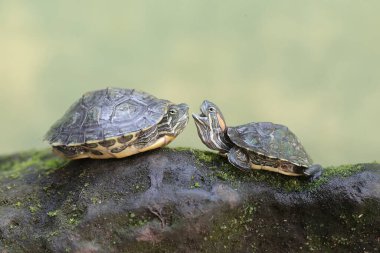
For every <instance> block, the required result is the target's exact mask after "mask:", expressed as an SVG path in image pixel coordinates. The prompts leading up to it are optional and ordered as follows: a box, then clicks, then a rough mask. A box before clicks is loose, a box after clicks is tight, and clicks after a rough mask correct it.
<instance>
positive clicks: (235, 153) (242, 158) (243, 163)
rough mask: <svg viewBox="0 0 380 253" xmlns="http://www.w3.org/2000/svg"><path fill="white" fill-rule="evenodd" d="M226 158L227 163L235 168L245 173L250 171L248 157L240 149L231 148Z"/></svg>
mask: <svg viewBox="0 0 380 253" xmlns="http://www.w3.org/2000/svg"><path fill="white" fill-rule="evenodd" d="M227 158H228V161H229V162H230V163H231V164H232V165H233V166H235V167H236V168H238V169H240V170H242V171H245V172H250V171H251V166H250V160H249V156H248V155H247V153H246V152H244V151H243V150H242V149H241V148H238V147H233V148H231V149H230V151H229V152H228V154H227Z"/></svg>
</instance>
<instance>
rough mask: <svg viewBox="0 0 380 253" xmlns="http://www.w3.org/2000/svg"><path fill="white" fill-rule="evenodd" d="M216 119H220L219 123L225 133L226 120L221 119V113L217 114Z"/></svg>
mask: <svg viewBox="0 0 380 253" xmlns="http://www.w3.org/2000/svg"><path fill="white" fill-rule="evenodd" d="M216 117H218V122H219V125H220V127H221V128H222V130H223V131H224V130H225V129H226V123H224V119H223V118H222V117H220V115H219V113H217V114H216Z"/></svg>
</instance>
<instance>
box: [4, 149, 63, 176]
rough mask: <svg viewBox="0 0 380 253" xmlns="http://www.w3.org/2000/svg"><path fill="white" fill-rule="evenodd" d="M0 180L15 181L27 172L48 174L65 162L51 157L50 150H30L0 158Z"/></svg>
mask: <svg viewBox="0 0 380 253" xmlns="http://www.w3.org/2000/svg"><path fill="white" fill-rule="evenodd" d="M0 161H2V162H1V163H0V180H2V179H17V178H18V177H20V176H21V175H24V174H25V173H27V172H28V171H41V172H42V173H46V174H49V173H50V172H52V171H54V170H55V169H57V168H59V167H61V166H63V164H65V162H66V160H64V159H61V158H59V157H56V156H53V155H52V153H51V151H50V150H31V151H26V152H22V153H19V154H17V155H9V156H2V157H0Z"/></svg>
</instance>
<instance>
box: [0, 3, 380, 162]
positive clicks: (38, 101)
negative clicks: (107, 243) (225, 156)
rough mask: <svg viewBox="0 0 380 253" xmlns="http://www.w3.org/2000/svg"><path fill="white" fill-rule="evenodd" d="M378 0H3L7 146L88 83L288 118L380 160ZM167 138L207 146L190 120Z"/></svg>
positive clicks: (314, 144) (257, 116)
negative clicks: (185, 126) (174, 136)
mask: <svg viewBox="0 0 380 253" xmlns="http://www.w3.org/2000/svg"><path fill="white" fill-rule="evenodd" d="M379 9H380V1H370V0H369V1H339V0H337V1H327V0H326V1H323V0H321V1H305V0H299V1H269V0H266V1H246V0H235V1H205V0H191V1H190V0H188V1H183V0H172V1H107V2H106V1H99V2H95V1H26V0H25V1H17V0H12V1H4V0H2V1H0V88H1V90H0V106H1V107H0V113H1V120H0V122H1V124H0V135H1V142H0V153H1V154H4V153H12V152H16V151H20V150H24V149H30V148H39V147H46V146H47V144H46V143H42V141H41V139H42V137H43V135H44V134H45V132H46V131H47V130H48V128H49V127H50V125H51V124H52V123H53V122H54V121H55V120H57V119H58V118H59V117H60V116H61V115H62V114H63V113H64V111H65V110H66V109H67V108H68V107H69V105H70V104H71V103H72V102H74V101H75V100H76V99H77V98H79V97H80V96H81V94H82V93H84V92H86V91H89V90H94V89H99V88H103V87H106V86H114V87H128V88H136V89H139V90H144V91H147V92H149V93H152V94H154V95H156V96H157V97H160V98H166V99H170V100H172V101H173V102H186V103H188V104H189V105H190V106H191V111H192V112H197V111H198V109H199V105H200V104H201V102H202V101H203V99H205V98H207V99H209V100H211V101H213V102H215V103H216V104H217V105H219V107H220V108H221V109H222V110H223V112H224V116H225V118H226V120H227V123H228V124H229V125H238V124H243V123H248V122H251V121H272V122H276V123H281V124H284V125H287V126H288V127H289V128H290V129H291V130H292V131H293V132H294V133H296V135H297V136H298V137H299V139H300V140H301V142H302V143H303V144H304V146H305V148H306V150H307V151H308V152H309V154H310V155H311V157H313V158H314V161H316V162H319V163H322V164H323V165H334V164H341V163H357V162H372V161H374V160H378V161H379V160H380V137H379V132H380V131H379V126H380V119H379V116H380V70H379V67H380V29H379V27H380V15H379V12H378V11H379ZM171 146H191V147H198V148H205V147H204V146H203V145H202V143H201V142H200V140H199V139H198V136H197V134H196V130H195V127H194V122H193V121H192V120H191V121H190V122H189V125H188V127H187V129H186V130H185V131H184V133H183V134H182V135H181V136H179V137H178V138H177V140H176V141H175V142H174V143H173V144H171Z"/></svg>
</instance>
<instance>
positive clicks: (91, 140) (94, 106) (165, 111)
mask: <svg viewBox="0 0 380 253" xmlns="http://www.w3.org/2000/svg"><path fill="white" fill-rule="evenodd" d="M188 109H189V108H188V106H187V105H186V104H173V103H172V102H170V101H168V100H163V99H158V98H156V97H154V96H152V95H149V94H147V93H145V92H140V91H135V90H132V89H121V88H107V89H102V90H96V91H92V92H88V93H86V94H84V95H83V96H82V97H81V98H80V99H79V100H78V101H76V102H75V103H74V104H73V105H72V106H71V107H70V108H69V110H68V111H67V112H66V113H65V114H64V115H63V117H62V118H61V119H59V120H58V121H57V122H56V123H55V124H54V125H53V126H52V127H51V128H50V130H49V131H48V132H47V134H46V135H45V140H47V141H48V142H49V143H50V144H51V145H52V146H53V152H54V153H56V154H58V155H60V156H63V157H66V158H69V159H81V158H94V159H107V158H122V157H126V156H130V155H134V154H136V153H140V152H144V151H147V150H151V149H155V148H159V147H163V146H165V145H167V144H169V143H170V142H171V141H173V140H174V139H175V138H176V137H177V136H178V135H179V134H180V133H181V132H182V131H183V129H184V128H185V127H186V125H187V122H188V119H189V116H188Z"/></svg>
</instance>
